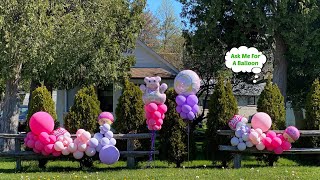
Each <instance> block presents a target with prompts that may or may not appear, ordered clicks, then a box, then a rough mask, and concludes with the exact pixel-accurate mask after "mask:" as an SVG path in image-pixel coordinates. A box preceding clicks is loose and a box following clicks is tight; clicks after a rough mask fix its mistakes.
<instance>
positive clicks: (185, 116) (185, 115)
mask: <svg viewBox="0 0 320 180" xmlns="http://www.w3.org/2000/svg"><path fill="white" fill-rule="evenodd" d="M180 117H181V118H182V119H187V118H188V115H187V113H184V112H181V113H180Z"/></svg>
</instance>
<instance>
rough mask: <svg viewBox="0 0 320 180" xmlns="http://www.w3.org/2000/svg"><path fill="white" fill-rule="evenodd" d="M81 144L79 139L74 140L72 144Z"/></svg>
mask: <svg viewBox="0 0 320 180" xmlns="http://www.w3.org/2000/svg"><path fill="white" fill-rule="evenodd" d="M80 142H81V140H80V138H76V139H74V141H73V143H74V144H76V145H78V144H79V143H80Z"/></svg>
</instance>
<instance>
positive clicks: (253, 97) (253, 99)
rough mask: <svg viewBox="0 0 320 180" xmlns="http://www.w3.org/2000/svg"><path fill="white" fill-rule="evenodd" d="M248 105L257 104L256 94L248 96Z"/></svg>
mask: <svg viewBox="0 0 320 180" xmlns="http://www.w3.org/2000/svg"><path fill="white" fill-rule="evenodd" d="M248 105H256V97H255V96H249V97H248Z"/></svg>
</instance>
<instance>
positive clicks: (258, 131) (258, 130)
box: [255, 128, 263, 136]
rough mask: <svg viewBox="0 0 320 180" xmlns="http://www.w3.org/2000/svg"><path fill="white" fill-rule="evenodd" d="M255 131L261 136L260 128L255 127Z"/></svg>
mask: <svg viewBox="0 0 320 180" xmlns="http://www.w3.org/2000/svg"><path fill="white" fill-rule="evenodd" d="M255 130H256V132H257V133H258V135H259V136H261V134H262V133H263V132H262V130H261V129H260V128H257V129H255Z"/></svg>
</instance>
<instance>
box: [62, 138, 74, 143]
mask: <svg viewBox="0 0 320 180" xmlns="http://www.w3.org/2000/svg"><path fill="white" fill-rule="evenodd" d="M64 140H66V141H68V144H70V143H72V142H73V140H72V138H70V137H64Z"/></svg>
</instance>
